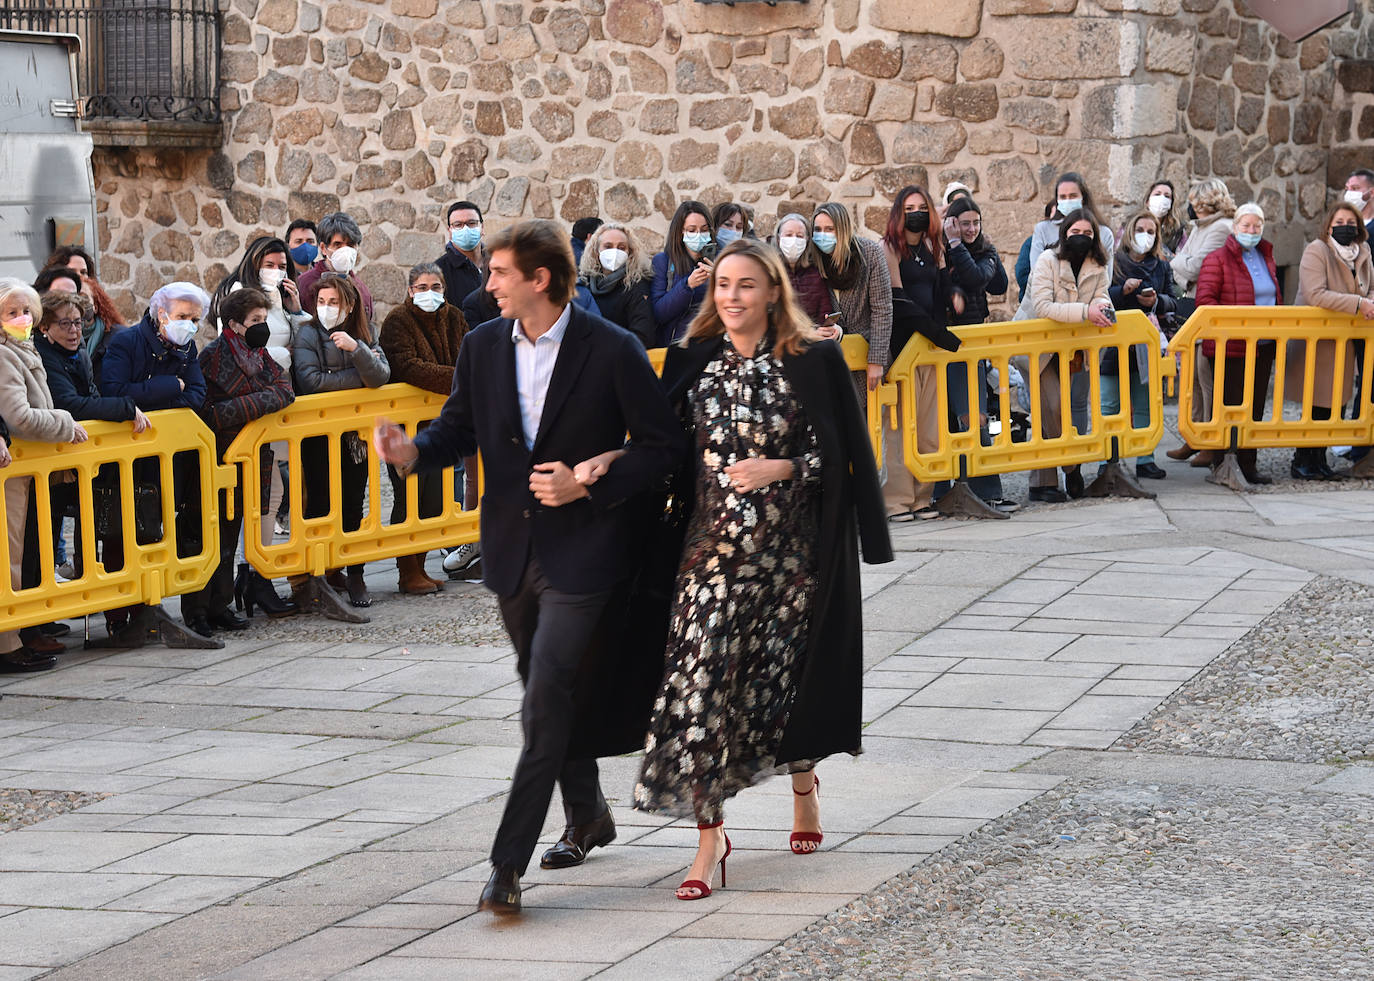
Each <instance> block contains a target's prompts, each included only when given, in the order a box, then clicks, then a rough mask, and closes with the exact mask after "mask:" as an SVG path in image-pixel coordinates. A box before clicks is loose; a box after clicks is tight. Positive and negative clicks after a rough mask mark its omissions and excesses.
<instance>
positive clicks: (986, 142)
mask: <svg viewBox="0 0 1374 981" xmlns="http://www.w3.org/2000/svg"><path fill="white" fill-rule="evenodd" d="M1010 149H1011V134H1010V133H1008V132H1007V131H1006V130H1004V129H1000V128H997V129H992V130H988V129H975V130H974V131H973V132H972V133H970V134H969V135H968V150H969V153H974V154H977V155H979V156H986V155H987V154H989V153H1006V152H1007V151H1009V150H1010Z"/></svg>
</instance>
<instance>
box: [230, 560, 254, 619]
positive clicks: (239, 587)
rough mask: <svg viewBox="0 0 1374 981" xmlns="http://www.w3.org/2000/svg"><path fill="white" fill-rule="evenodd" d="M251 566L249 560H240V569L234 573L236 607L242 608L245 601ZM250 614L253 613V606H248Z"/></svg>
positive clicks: (237, 608)
mask: <svg viewBox="0 0 1374 981" xmlns="http://www.w3.org/2000/svg"><path fill="white" fill-rule="evenodd" d="M248 572H249V566H248V563H247V562H240V563H239V567H238V571H237V572H236V573H235V575H234V609H236V610H242V609H243V601H244V597H245V594H246V592H247V587H248ZM248 615H249V616H250V617H251V616H252V615H253V607H252V606H249V607H248Z"/></svg>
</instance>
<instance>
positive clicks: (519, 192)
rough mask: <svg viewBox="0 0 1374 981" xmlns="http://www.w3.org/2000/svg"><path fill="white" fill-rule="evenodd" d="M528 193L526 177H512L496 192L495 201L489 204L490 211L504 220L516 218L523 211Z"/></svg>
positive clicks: (528, 182) (528, 185) (528, 184)
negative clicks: (504, 218)
mask: <svg viewBox="0 0 1374 981" xmlns="http://www.w3.org/2000/svg"><path fill="white" fill-rule="evenodd" d="M529 193H530V179H529V178H528V177H512V178H510V179H509V180H507V181H506V182H505V183H504V184H502V185H501V189H500V190H499V191H497V192H496V199H495V200H494V201H492V203H491V207H492V210H493V211H495V212H496V213H497V214H498V215H501V216H503V217H506V218H518V217H520V215H522V214H523V213H524V211H525V198H526V197H528V195H529Z"/></svg>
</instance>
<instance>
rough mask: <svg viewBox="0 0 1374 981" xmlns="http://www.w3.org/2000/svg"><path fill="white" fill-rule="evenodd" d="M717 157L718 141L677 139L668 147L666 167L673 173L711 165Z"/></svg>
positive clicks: (687, 171)
mask: <svg viewBox="0 0 1374 981" xmlns="http://www.w3.org/2000/svg"><path fill="white" fill-rule="evenodd" d="M719 159H720V144H719V143H701V142H698V141H697V140H678V141H677V142H676V143H674V144H673V145H672V146H670V147H669V148H668V169H669V170H670V171H672V172H673V173H675V174H682V173H689V172H691V171H693V170H699V169H701V168H703V167H713V166H715V164H716V161H718V160H719Z"/></svg>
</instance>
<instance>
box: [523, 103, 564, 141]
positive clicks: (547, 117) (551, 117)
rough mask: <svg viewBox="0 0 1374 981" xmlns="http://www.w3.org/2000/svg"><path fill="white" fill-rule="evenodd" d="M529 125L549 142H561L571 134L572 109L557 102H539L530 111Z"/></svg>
mask: <svg viewBox="0 0 1374 981" xmlns="http://www.w3.org/2000/svg"><path fill="white" fill-rule="evenodd" d="M530 125H531V126H533V127H534V130H535V132H537V133H538V134H539V135H540V136H542V137H543V138H544V139H545V140H547V141H548V142H549V143H561V142H562V141H563V140H566V139H568V138H569V137H570V136H572V135H573V114H572V110H571V109H569V108H568V107H567V106H565V105H563V104H562V103H559V102H548V101H546V102H541V103H539V105H538V106H536V107H535V110H534V112H532V113H530Z"/></svg>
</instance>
